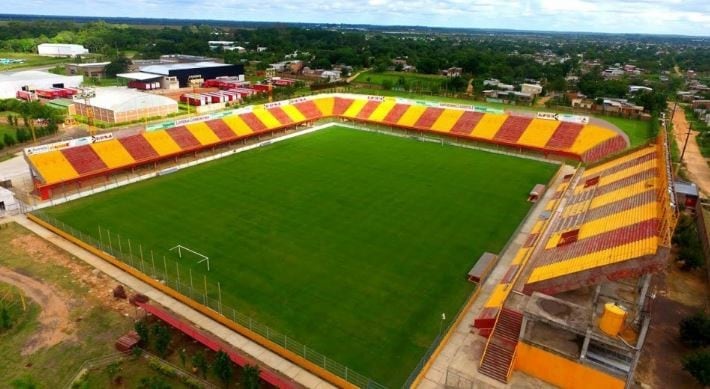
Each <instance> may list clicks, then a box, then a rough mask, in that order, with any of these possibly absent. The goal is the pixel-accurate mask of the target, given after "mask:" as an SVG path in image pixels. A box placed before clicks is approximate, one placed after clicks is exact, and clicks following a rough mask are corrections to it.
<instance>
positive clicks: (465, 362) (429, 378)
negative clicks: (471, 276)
mask: <svg viewBox="0 0 710 389" xmlns="http://www.w3.org/2000/svg"><path fill="white" fill-rule="evenodd" d="M562 169H563V172H562V173H561V174H559V175H558V177H557V179H556V181H555V182H554V183H553V184H551V185H550V187H549V188H548V190H547V192H546V193H545V195H544V196H543V198H542V199H540V201H538V202H537V204H536V205H535V208H534V209H533V210H532V212H530V214H529V215H528V217H527V218H526V219H525V221H524V222H523V223H524V224H523V227H522V228H521V229H520V231H519V232H518V234H517V235H516V236H515V238H514V240H513V243H512V244H511V245H510V246H508V248H507V250H506V251H505V252H503V253H501V255H500V260H499V261H498V264H497V265H496V267H495V268H494V269H493V271H492V272H491V274H490V275H489V276H488V278H487V279H486V281H485V282H484V283H483V284H482V285H480V286H479V287H480V292H479V294H478V297H477V298H476V301H474V303H473V304H471V307H470V308H469V310H468V311H466V312H465V313H464V318H463V320H462V321H461V323H460V324H459V326H458V327H457V328H456V329H452V331H454V333H453V334H452V335H451V337H450V338H449V341H448V342H447V343H446V344H445V345H444V348H443V349H442V351H441V353H440V354H439V355H438V356H437V357H436V359H435V360H434V361H433V363H432V365H431V368H430V369H429V371H427V373H426V375H425V376H424V379H422V381H421V383H420V384H419V386H418V389H434V388H444V387H446V384H447V382H446V381H447V376H448V374H449V372H452V374H455V375H456V376H457V377H458V378H459V379H463V380H465V381H468V382H470V383H471V384H474V385H475V386H474V387H476V388H479V387H480V388H504V387H506V385H505V384H503V383H500V382H498V381H496V380H494V379H492V378H489V377H487V376H484V375H482V374H479V373H478V365H479V363H480V360H481V356H482V354H483V349H484V348H485V347H486V341H487V339H486V338H484V337H482V336H480V335H478V334H476V333H471V325H472V324H473V320H474V319H475V318H476V317H477V316H478V314H479V313H480V312H481V310H482V309H483V305H484V304H485V303H486V301H487V300H488V298H489V297H490V295H491V293H492V292H493V290H494V289H495V287H496V286H497V285H498V283H499V282H500V280H501V279H502V278H503V277H504V276H505V273H506V271H507V270H508V266H510V263H511V262H512V261H513V258H514V257H515V254H516V253H517V251H518V249H519V248H520V247H521V246H522V245H523V244H525V241H526V240H527V238H528V234H529V233H530V231H531V230H532V228H533V226H534V225H535V223H536V222H537V221H538V218H539V217H540V214H541V213H542V212H543V211H544V210H545V205H546V204H547V202H548V201H549V200H550V199H551V197H552V196H553V195H554V194H555V189H556V188H557V186H558V185H559V183H560V181H561V180H562V178H563V176H564V175H565V174H568V173H570V172H571V171H572V170H573V168H572V167H571V166H564V167H563V168H562ZM509 386H510V387H536V388H541V387H546V386H547V385H546V384H545V383H543V382H541V381H539V380H537V379H535V378H532V377H529V376H526V375H523V374H521V373H514V374H513V376H512V378H511V381H510V382H509Z"/></svg>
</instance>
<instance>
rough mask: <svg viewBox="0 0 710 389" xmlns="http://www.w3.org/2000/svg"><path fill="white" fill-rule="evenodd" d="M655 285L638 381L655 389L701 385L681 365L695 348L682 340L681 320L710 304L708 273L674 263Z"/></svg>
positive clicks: (637, 371)
mask: <svg viewBox="0 0 710 389" xmlns="http://www.w3.org/2000/svg"><path fill="white" fill-rule="evenodd" d="M654 288H655V290H656V299H655V301H654V303H653V307H652V313H651V315H652V317H651V327H650V329H649V333H648V337H647V338H646V344H645V346H644V351H643V353H642V354H641V360H640V361H639V366H638V369H637V370H636V381H637V382H638V383H639V384H641V385H642V386H644V387H651V388H700V387H701V386H700V385H699V384H698V383H697V382H696V381H695V379H694V378H693V377H692V376H691V375H690V374H688V373H686V372H685V371H684V370H683V366H682V365H681V360H682V357H683V355H685V354H687V353H688V352H690V351H691V350H690V349H688V348H687V347H686V346H685V345H683V344H682V343H681V342H680V340H679V335H678V323H680V321H681V320H682V319H683V318H685V317H687V316H690V315H691V314H693V313H695V312H697V311H698V310H702V309H706V308H707V307H708V304H709V300H708V282H707V274H706V272H705V270H704V269H701V270H698V271H694V272H684V271H681V270H679V269H678V266H677V265H676V264H675V263H672V264H671V265H670V268H669V269H668V270H667V271H666V272H664V273H659V274H658V275H656V276H655V278H654Z"/></svg>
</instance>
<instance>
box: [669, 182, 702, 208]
mask: <svg viewBox="0 0 710 389" xmlns="http://www.w3.org/2000/svg"><path fill="white" fill-rule="evenodd" d="M673 186H674V187H675V194H676V198H677V199H678V203H679V204H683V205H685V207H686V208H695V205H696V204H697V203H698V199H699V198H700V192H698V186H697V185H695V184H694V183H692V182H687V181H681V180H676V181H675V182H674V183H673Z"/></svg>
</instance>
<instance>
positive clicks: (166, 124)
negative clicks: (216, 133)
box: [145, 105, 262, 132]
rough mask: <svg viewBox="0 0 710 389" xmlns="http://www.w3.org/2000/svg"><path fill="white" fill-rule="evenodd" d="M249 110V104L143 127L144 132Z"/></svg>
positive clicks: (219, 117)
mask: <svg viewBox="0 0 710 389" xmlns="http://www.w3.org/2000/svg"><path fill="white" fill-rule="evenodd" d="M260 107H262V106H260ZM251 110H252V106H251V105H250V106H248V107H244V108H239V109H232V110H229V111H220V112H214V113H210V114H205V115H200V116H195V117H191V118H185V119H179V120H171V121H167V122H161V123H156V124H151V125H148V126H147V127H146V128H145V130H146V132H151V131H160V130H167V129H168V128H173V127H177V126H182V125H185V124H189V123H195V122H204V121H207V120H213V119H222V118H224V117H227V116H232V115H238V114H240V113H246V112H251Z"/></svg>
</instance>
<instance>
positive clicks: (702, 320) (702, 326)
mask: <svg viewBox="0 0 710 389" xmlns="http://www.w3.org/2000/svg"><path fill="white" fill-rule="evenodd" d="M679 332H680V340H681V341H682V342H683V343H685V344H686V345H687V346H689V347H706V346H710V316H708V315H707V314H706V313H705V312H698V313H696V314H694V315H692V316H689V317H686V318H685V319H683V320H681V322H680V327H679Z"/></svg>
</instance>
